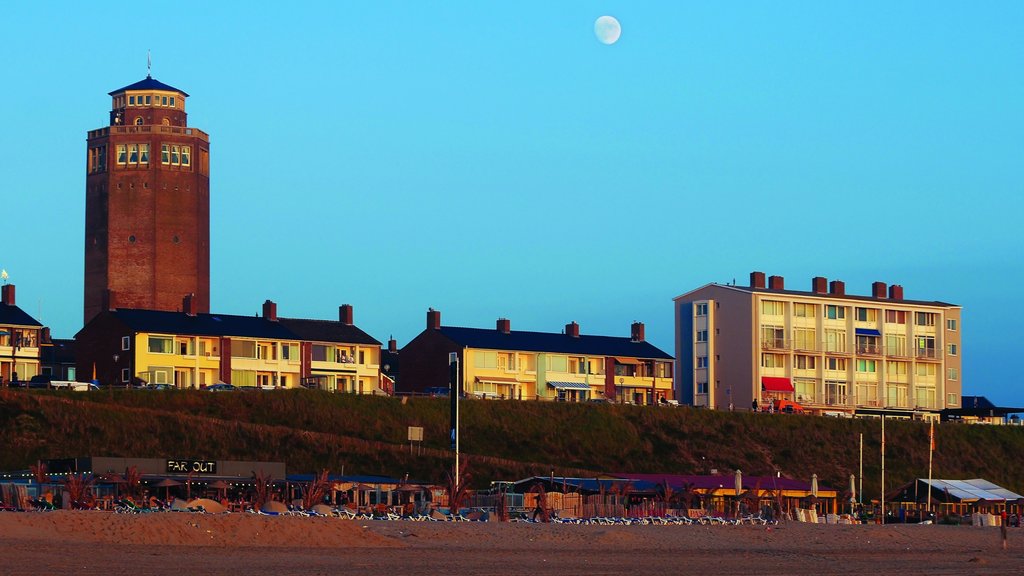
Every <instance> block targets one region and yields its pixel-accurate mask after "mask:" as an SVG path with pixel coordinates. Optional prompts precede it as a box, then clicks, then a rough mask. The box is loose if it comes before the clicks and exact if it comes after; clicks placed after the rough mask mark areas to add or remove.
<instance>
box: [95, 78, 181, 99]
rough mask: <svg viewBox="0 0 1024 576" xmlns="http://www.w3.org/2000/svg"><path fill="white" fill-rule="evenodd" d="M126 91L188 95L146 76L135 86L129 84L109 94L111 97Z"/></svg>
mask: <svg viewBox="0 0 1024 576" xmlns="http://www.w3.org/2000/svg"><path fill="white" fill-rule="evenodd" d="M127 90H167V91H171V92H180V93H181V95H182V96H186V97H187V96H188V94H186V93H185V91H184V90H178V89H177V88H175V87H174V86H168V85H167V84H164V83H163V82H161V81H159V80H154V79H153V77H152V76H146V78H145V79H144V80H139V81H138V82H136V83H135V84H129V85H128V86H125V87H124V88H119V89H117V90H114V91H113V92H110V93H109V94H110V95H111V96H113V95H114V94H120V93H121V92H125V91H127Z"/></svg>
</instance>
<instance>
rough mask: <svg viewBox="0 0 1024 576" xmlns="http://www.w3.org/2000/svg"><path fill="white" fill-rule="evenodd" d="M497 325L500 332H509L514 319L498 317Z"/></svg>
mask: <svg viewBox="0 0 1024 576" xmlns="http://www.w3.org/2000/svg"><path fill="white" fill-rule="evenodd" d="M495 327H496V328H497V329H498V332H501V333H502V334H508V333H509V332H511V331H512V321H511V320H509V319H508V318H498V321H497V322H496V323H495Z"/></svg>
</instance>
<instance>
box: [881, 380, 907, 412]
mask: <svg viewBox="0 0 1024 576" xmlns="http://www.w3.org/2000/svg"><path fill="white" fill-rule="evenodd" d="M908 391H909V387H908V386H907V385H906V384H893V383H888V382H887V383H886V385H885V405H886V406H896V407H900V408H903V407H908V406H909V402H908V398H907V397H908V394H907V392H908Z"/></svg>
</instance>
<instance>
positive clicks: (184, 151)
mask: <svg viewBox="0 0 1024 576" xmlns="http://www.w3.org/2000/svg"><path fill="white" fill-rule="evenodd" d="M191 157H192V147H191V146H182V147H181V165H182V166H189V165H190V164H191V163H192V160H190V158H191Z"/></svg>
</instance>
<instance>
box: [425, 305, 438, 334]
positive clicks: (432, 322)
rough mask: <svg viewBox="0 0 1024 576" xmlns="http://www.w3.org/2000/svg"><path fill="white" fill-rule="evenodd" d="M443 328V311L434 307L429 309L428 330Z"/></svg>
mask: <svg viewBox="0 0 1024 576" xmlns="http://www.w3.org/2000/svg"><path fill="white" fill-rule="evenodd" d="M440 329H441V311H440V310H434V309H433V308H428V309H427V330H440Z"/></svg>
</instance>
